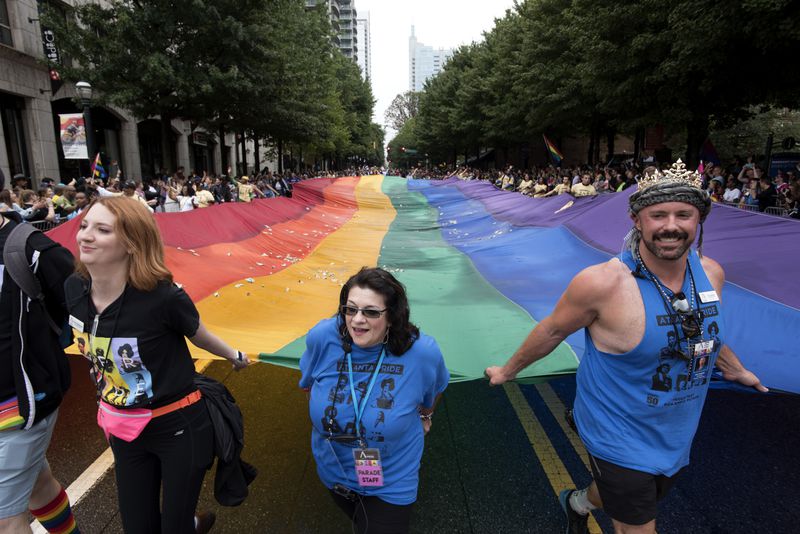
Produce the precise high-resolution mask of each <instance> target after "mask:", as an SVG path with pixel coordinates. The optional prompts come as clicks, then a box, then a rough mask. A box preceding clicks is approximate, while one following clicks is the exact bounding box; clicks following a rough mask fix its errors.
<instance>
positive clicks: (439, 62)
mask: <svg viewBox="0 0 800 534" xmlns="http://www.w3.org/2000/svg"><path fill="white" fill-rule="evenodd" d="M452 55H453V50H452V49H450V48H436V49H434V48H433V47H432V46H425V45H424V44H422V43H420V42H419V41H417V37H416V35H414V26H411V37H409V38H408V90H409V91H422V89H423V87H424V86H425V81H426V80H427V79H428V78H432V77H434V76H436V75H437V74H439V73H440V72H441V71H442V68H443V67H444V64H445V63H446V62H447V60H448V59H450V57H451V56H452Z"/></svg>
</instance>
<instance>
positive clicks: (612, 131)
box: [606, 126, 617, 162]
mask: <svg viewBox="0 0 800 534" xmlns="http://www.w3.org/2000/svg"><path fill="white" fill-rule="evenodd" d="M616 137H617V129H616V128H614V127H613V126H609V127H608V129H607V130H606V148H607V149H608V154H607V156H606V162H609V161H611V158H612V157H613V156H614V152H615V151H614V141H616Z"/></svg>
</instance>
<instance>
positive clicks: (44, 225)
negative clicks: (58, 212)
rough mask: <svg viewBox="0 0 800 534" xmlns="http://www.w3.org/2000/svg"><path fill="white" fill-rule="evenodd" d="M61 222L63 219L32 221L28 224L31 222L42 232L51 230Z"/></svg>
mask: <svg viewBox="0 0 800 534" xmlns="http://www.w3.org/2000/svg"><path fill="white" fill-rule="evenodd" d="M62 222H64V221H33V222H32V223H30V224H32V225H33V226H35V227H36V228H38V229H39V230H41V231H42V232H47V231H49V230H52V229H53V228H55V227H56V226H58V225H60V224H61V223H62Z"/></svg>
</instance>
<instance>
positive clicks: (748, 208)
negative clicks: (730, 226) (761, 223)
mask: <svg viewBox="0 0 800 534" xmlns="http://www.w3.org/2000/svg"><path fill="white" fill-rule="evenodd" d="M738 208H739V209H743V210H745V211H754V212H756V213H760V212H759V211H758V204H739V205H738Z"/></svg>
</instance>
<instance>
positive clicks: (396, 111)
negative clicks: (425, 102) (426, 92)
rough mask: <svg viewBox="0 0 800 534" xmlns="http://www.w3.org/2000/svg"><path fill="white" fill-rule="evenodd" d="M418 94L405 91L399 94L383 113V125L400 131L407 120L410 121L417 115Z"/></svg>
mask: <svg viewBox="0 0 800 534" xmlns="http://www.w3.org/2000/svg"><path fill="white" fill-rule="evenodd" d="M419 97H420V93H419V92H416V91H406V92H405V93H400V94H399V95H397V96H396V97H394V100H392V103H391V104H389V107H388V108H386V113H384V121H385V124H386V125H387V126H388V127H389V128H391V129H393V130H396V131H400V130H401V129H402V128H403V125H404V124H405V123H406V121H407V120H408V119H412V118H414V117H416V116H417V113H419Z"/></svg>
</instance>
